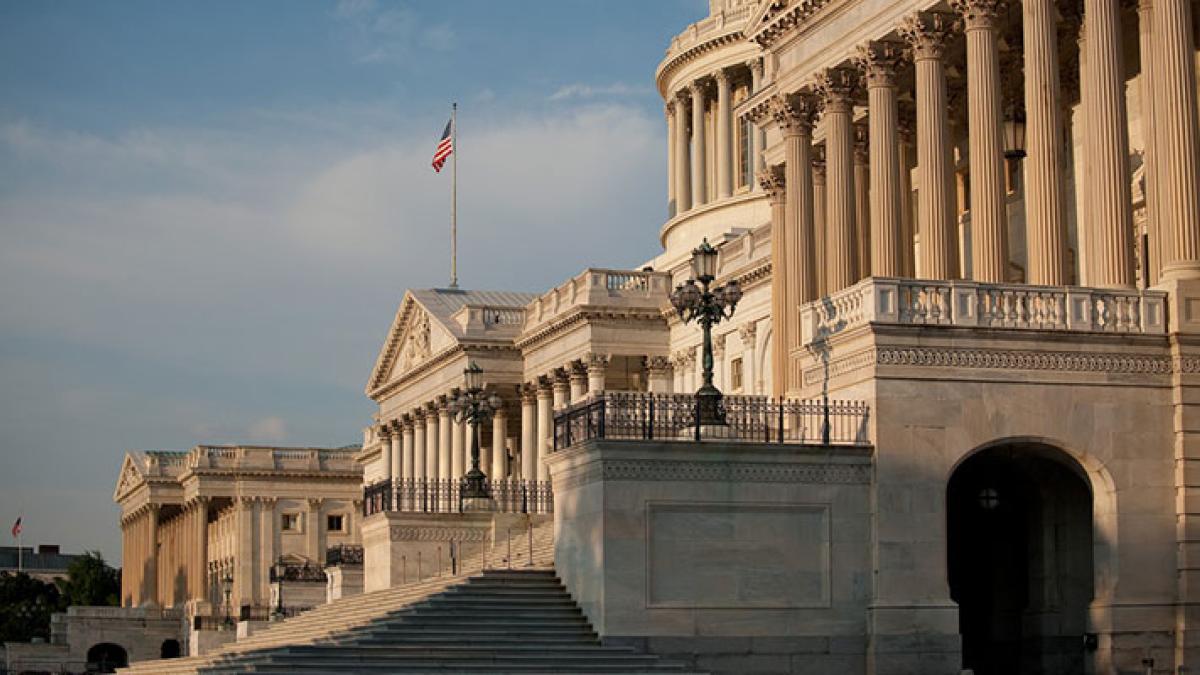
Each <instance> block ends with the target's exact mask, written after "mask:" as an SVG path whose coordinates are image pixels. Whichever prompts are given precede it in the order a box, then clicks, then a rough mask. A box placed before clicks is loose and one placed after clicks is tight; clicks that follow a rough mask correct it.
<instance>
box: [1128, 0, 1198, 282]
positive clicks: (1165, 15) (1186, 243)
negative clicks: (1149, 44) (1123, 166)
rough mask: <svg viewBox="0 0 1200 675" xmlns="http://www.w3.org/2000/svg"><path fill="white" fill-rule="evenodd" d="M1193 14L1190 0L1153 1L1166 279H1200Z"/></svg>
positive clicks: (1157, 126)
mask: <svg viewBox="0 0 1200 675" xmlns="http://www.w3.org/2000/svg"><path fill="white" fill-rule="evenodd" d="M1109 1H1112V0H1109ZM1192 11H1193V8H1192V5H1191V3H1190V2H1188V1H1187V0H1153V8H1152V12H1153V16H1154V45H1155V49H1154V51H1155V55H1154V59H1153V61H1154V68H1155V70H1154V87H1155V90H1156V91H1157V92H1158V98H1157V99H1156V101H1155V104H1154V115H1155V119H1154V127H1155V129H1156V130H1157V136H1158V140H1157V142H1156V149H1157V150H1158V153H1159V163H1158V179H1159V190H1158V207H1159V208H1158V211H1159V217H1160V220H1161V225H1160V231H1161V232H1162V233H1163V234H1164V237H1163V239H1164V241H1165V242H1167V245H1166V246H1164V247H1163V249H1164V252H1165V254H1166V255H1165V258H1164V262H1163V267H1162V275H1163V278H1165V279H1200V190H1198V189H1197V186H1198V185H1200V168H1198V166H1197V161H1198V160H1197V129H1196V125H1197V121H1196V115H1197V112H1196V64H1195V58H1196V57H1195V44H1194V42H1193V40H1194V36H1193V34H1192V30H1193V27H1192V26H1193V22H1192ZM1118 64H1119V61H1118ZM1123 110H1124V109H1123V108H1122V111H1123ZM1143 114H1144V113H1143ZM1126 185H1128V182H1126Z"/></svg>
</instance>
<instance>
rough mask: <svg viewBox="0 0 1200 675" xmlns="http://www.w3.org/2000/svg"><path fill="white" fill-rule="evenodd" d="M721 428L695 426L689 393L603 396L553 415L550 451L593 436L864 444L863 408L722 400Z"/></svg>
mask: <svg viewBox="0 0 1200 675" xmlns="http://www.w3.org/2000/svg"><path fill="white" fill-rule="evenodd" d="M721 410H722V412H723V414H724V418H725V422H726V423H725V424H724V425H720V426H718V425H705V424H700V423H699V420H700V416H699V415H698V408H697V399H696V397H695V396H692V395H690V394H648V393H642V392H604V393H602V394H597V395H596V396H595V397H593V398H591V399H589V400H587V401H585V402H583V403H579V404H577V405H574V406H571V407H569V408H567V409H565V410H563V411H561V412H559V413H558V414H556V415H555V416H554V449H555V450H556V451H557V450H561V449H564V448H568V447H570V446H572V445H575V444H576V443H580V442H582V441H586V440H588V439H592V438H604V439H617V440H644V441H651V440H654V441H702V440H706V439H718V438H719V439H725V440H731V441H737V442H741V443H796V444H814V445H866V444H868V440H867V419H868V412H869V409H868V407H867V404H865V403H862V402H858V401H829V402H823V401H821V400H811V401H802V400H788V399H772V398H768V397H765V396H725V397H723V398H722V399H721Z"/></svg>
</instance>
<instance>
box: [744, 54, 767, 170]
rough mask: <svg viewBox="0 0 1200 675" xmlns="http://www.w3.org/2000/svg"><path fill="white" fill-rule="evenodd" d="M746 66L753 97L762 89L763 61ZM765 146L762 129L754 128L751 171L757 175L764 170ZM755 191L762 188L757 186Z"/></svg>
mask: <svg viewBox="0 0 1200 675" xmlns="http://www.w3.org/2000/svg"><path fill="white" fill-rule="evenodd" d="M746 66H747V67H748V68H750V91H751V95H754V94H757V93H758V92H759V90H760V89H761V88H762V74H763V65H762V59H759V58H754V59H751V60H749V61H747V62H746ZM764 145H765V143H764V142H763V131H762V129H759V128H758V125H754V126H752V127H751V131H750V170H751V172H753V173H755V174H757V173H758V172H759V171H761V170H762V169H763V155H762V151H763V146H764ZM752 182H755V181H752ZM755 189H760V188H758V187H757V186H756V187H755Z"/></svg>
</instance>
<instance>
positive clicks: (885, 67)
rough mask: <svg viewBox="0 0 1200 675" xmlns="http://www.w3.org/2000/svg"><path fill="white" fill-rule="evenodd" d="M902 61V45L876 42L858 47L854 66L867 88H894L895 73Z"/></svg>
mask: <svg viewBox="0 0 1200 675" xmlns="http://www.w3.org/2000/svg"><path fill="white" fill-rule="evenodd" d="M903 60H904V43H902V42H897V41H895V40H878V41H872V42H868V43H867V44H865V45H859V47H858V52H857V53H856V54H855V56H854V64H855V65H856V66H858V67H859V69H861V70H862V71H863V74H864V75H865V76H866V79H867V86H868V87H894V86H896V71H897V70H898V69H899V67H900V62H901V61H903Z"/></svg>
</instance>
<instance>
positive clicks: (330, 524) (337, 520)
mask: <svg viewBox="0 0 1200 675" xmlns="http://www.w3.org/2000/svg"><path fill="white" fill-rule="evenodd" d="M344 522H345V521H344V519H343V516H341V515H340V514H339V515H336V516H333V515H330V516H326V517H325V529H326V530H328V531H330V532H342V531H343V527H342V526H343V524H344Z"/></svg>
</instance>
